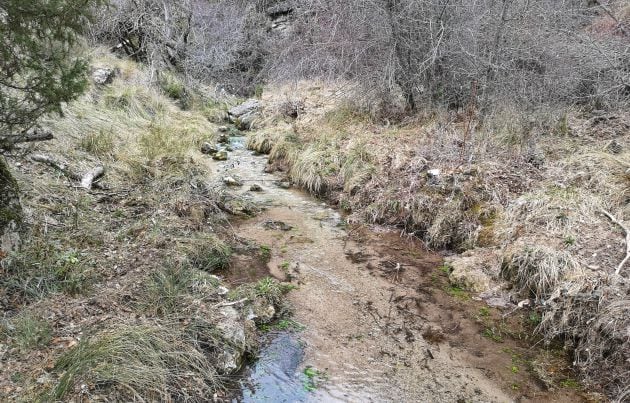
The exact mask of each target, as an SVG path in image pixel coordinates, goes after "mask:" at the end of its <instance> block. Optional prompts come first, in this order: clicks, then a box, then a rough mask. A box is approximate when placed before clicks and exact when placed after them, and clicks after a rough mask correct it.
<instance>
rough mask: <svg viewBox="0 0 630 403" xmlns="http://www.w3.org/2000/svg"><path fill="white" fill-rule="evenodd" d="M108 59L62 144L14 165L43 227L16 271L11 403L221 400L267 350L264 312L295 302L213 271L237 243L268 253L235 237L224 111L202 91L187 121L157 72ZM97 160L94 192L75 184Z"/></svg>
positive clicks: (8, 288) (6, 347)
mask: <svg viewBox="0 0 630 403" xmlns="http://www.w3.org/2000/svg"><path fill="white" fill-rule="evenodd" d="M92 63H93V66H92V68H93V70H98V69H101V68H107V69H110V70H111V71H112V72H114V74H115V75H116V77H115V78H113V80H112V82H111V83H109V84H105V85H103V84H92V85H91V88H90V89H89V91H88V92H87V93H86V94H85V95H84V96H82V97H81V98H80V99H78V100H77V101H74V102H72V103H70V104H68V105H67V107H65V108H64V117H60V118H49V119H47V121H46V124H47V125H48V126H49V127H50V128H51V129H52V130H54V132H55V137H56V139H55V141H53V142H50V143H41V144H37V145H35V146H33V147H32V148H31V149H29V150H28V153H16V154H14V155H12V156H10V157H9V161H10V163H11V165H13V167H14V169H12V171H13V174H14V175H15V176H16V178H17V182H18V183H19V184H20V187H21V192H22V197H21V199H22V206H23V209H24V210H25V211H26V212H27V214H26V217H27V220H28V227H29V229H28V233H26V234H25V235H24V239H25V240H24V243H23V245H22V247H21V249H20V250H19V251H16V252H14V253H12V254H10V255H8V256H6V257H5V259H4V260H3V261H2V270H1V271H0V273H1V276H0V290H1V291H0V307H2V310H3V312H5V314H4V316H3V317H2V318H0V347H1V349H0V354H1V356H2V363H3V365H2V366H1V369H0V396H1V397H0V400H3V401H38V400H40V401H56V400H61V401H69V400H81V399H89V400H98V399H101V400H102V399H105V400H110V401H111V400H116V401H119V400H134V399H140V398H141V399H150V400H169V399H178V400H184V401H207V400H206V399H207V396H212V395H214V394H216V393H219V395H221V394H222V393H223V391H224V387H225V384H226V382H227V381H228V380H229V378H228V375H230V374H232V373H234V372H236V371H237V370H238V369H239V368H240V367H241V365H242V364H243V362H244V360H245V357H246V354H252V353H253V352H254V351H255V349H256V344H257V341H256V337H255V334H256V326H255V324H254V322H253V321H252V320H251V317H252V314H251V310H250V308H247V306H249V303H250V302H251V303H256V300H257V298H263V300H264V301H268V300H269V301H275V303H278V302H279V300H278V297H277V295H276V294H273V292H277V293H281V292H282V288H281V287H280V286H279V285H277V286H275V285H274V284H276V283H275V282H273V281H272V280H265V281H264V282H263V283H261V284H262V285H263V286H264V287H265V288H264V290H265V291H261V292H257V291H256V290H258V288H256V287H257V285H256V284H252V285H251V286H249V287H250V288H243V289H242V290H240V289H235V290H231V291H230V290H228V289H227V288H226V287H225V286H224V285H223V283H222V281H221V280H220V279H219V277H216V276H215V275H212V274H210V273H211V272H212V271H214V270H217V269H221V268H225V267H226V266H227V265H228V263H229V259H230V255H231V253H232V250H233V249H232V246H230V244H232V245H234V246H235V247H236V248H248V247H251V248H254V249H257V247H256V246H255V245H254V246H247V245H243V244H241V243H238V242H234V237H233V235H232V234H231V232H230V230H229V229H227V214H226V213H224V212H223V210H222V209H223V208H225V204H226V203H227V201H226V200H225V196H224V195H223V190H222V187H221V186H220V183H219V178H214V177H212V176H209V175H208V172H209V169H210V168H209V162H208V161H209V159H208V157H207V156H204V155H202V154H201V152H200V151H199V146H200V145H201V142H203V141H212V140H213V139H214V137H215V132H216V125H215V124H213V123H211V122H210V121H209V120H208V116H211V115H212V114H213V113H222V111H223V106H222V104H220V103H217V102H216V101H212V102H211V103H208V102H207V101H202V97H201V95H199V97H198V98H197V100H196V101H195V102H197V104H195V105H196V106H195V107H194V108H193V107H192V106H191V107H190V108H191V110H188V111H183V110H182V109H181V108H180V106H178V104H177V103H178V102H179V101H181V100H178V99H173V98H172V96H173V95H178V93H177V92H175V91H173V90H172V87H168V86H162V87H160V86H158V85H154V84H152V81H151V77H150V73H149V72H148V70H147V69H146V68H145V67H143V66H141V65H138V64H136V63H135V62H131V61H128V60H122V59H118V58H116V57H114V56H112V55H110V54H108V53H107V52H106V51H103V50H100V49H97V50H95V51H93V52H92ZM172 79H173V80H176V79H177V78H176V77H175V76H174V77H173V78H172ZM173 82H175V81H173ZM172 85H173V84H172ZM169 96H170V97H169ZM36 155H44V156H47V157H50V158H52V159H53V160H54V161H55V162H56V166H57V168H59V167H65V170H64V171H60V170H59V169H55V168H53V167H51V166H50V165H48V164H46V163H41V162H39V161H34V160H33V156H36ZM95 166H104V167H106V173H105V176H104V179H102V180H101V181H100V182H98V183H97V186H96V187H95V188H94V189H93V190H86V189H84V188H82V187H81V186H78V184H77V183H76V182H74V179H73V177H72V176H68V172H70V171H74V172H78V173H83V172H85V171H88V170H90V169H92V168H93V167H95ZM261 290H262V288H261ZM228 291H230V294H229V296H228ZM245 294H246V295H248V296H250V298H249V299H248V301H249V302H248V303H245V304H244V305H243V303H241V304H238V305H234V304H231V303H230V301H231V300H230V298H233V299H240V298H241V296H242V295H245ZM274 295H276V296H274ZM273 298H275V300H274V299H273ZM260 304H261V306H262V307H263V308H265V309H266V307H267V306H268V304H269V302H266V304H267V305H264V304H265V303H263V302H261V303H260ZM241 310H245V311H247V312H249V313H242V311H241ZM246 314H247V315H248V317H249V318H250V319H247V320H246V318H245V315H246ZM271 319H272V318H271V317H269V318H267V319H261V320H263V321H264V320H271ZM256 321H259V319H256Z"/></svg>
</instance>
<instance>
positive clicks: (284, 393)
mask: <svg viewBox="0 0 630 403" xmlns="http://www.w3.org/2000/svg"><path fill="white" fill-rule="evenodd" d="M262 344H263V347H262V348H261V349H260V352H259V356H258V357H257V360H256V362H255V363H253V364H252V365H251V366H249V367H248V368H246V369H245V371H244V373H243V380H242V381H241V396H239V397H237V398H235V399H234V400H233V401H234V402H242V403H253V402H306V401H307V400H308V398H309V394H310V392H309V391H308V390H307V389H308V388H309V382H310V380H309V379H308V378H307V377H306V375H304V374H303V372H302V371H300V367H301V365H302V361H303V359H304V345H303V343H302V342H301V341H300V340H299V339H298V337H297V336H296V335H295V334H293V333H290V332H281V333H275V334H271V335H267V337H266V339H265V340H263V343H262Z"/></svg>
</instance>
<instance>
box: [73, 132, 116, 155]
mask: <svg viewBox="0 0 630 403" xmlns="http://www.w3.org/2000/svg"><path fill="white" fill-rule="evenodd" d="M79 148H81V149H82V150H84V151H86V152H88V153H90V154H93V155H96V156H105V155H111V154H112V152H113V150H114V134H113V133H112V132H111V131H108V130H102V129H101V130H99V131H97V132H92V133H88V134H86V135H85V136H83V137H82V138H81V140H80V141H79Z"/></svg>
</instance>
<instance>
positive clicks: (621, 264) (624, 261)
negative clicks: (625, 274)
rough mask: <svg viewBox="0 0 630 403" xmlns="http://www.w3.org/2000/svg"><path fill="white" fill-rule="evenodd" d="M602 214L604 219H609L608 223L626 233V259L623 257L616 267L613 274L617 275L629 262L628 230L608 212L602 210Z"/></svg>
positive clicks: (629, 232)
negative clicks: (613, 224) (615, 225)
mask: <svg viewBox="0 0 630 403" xmlns="http://www.w3.org/2000/svg"><path fill="white" fill-rule="evenodd" d="M602 213H604V215H605V216H606V217H608V218H609V219H610V221H612V222H613V223H615V224H617V225H618V226H619V227H621V229H622V230H623V231H624V232H625V233H626V257H624V259H623V260H622V261H621V263H619V266H617V269H615V274H619V273H621V269H622V268H623V266H624V265H625V264H626V262H628V260H630V230H629V229H628V227H626V226H625V225H624V224H623V223H622V222H621V221H619V220H617V219H616V218H615V217H614V216H613V215H612V214H610V213H609V212H608V211H606V210H604V209H602Z"/></svg>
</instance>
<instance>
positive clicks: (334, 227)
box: [213, 138, 580, 402]
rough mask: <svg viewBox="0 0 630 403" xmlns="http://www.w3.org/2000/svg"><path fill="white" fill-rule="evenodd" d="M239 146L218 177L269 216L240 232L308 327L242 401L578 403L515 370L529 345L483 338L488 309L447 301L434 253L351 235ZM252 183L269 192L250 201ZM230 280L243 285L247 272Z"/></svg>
mask: <svg viewBox="0 0 630 403" xmlns="http://www.w3.org/2000/svg"><path fill="white" fill-rule="evenodd" d="M232 146H233V147H234V152H233V153H231V155H230V160H229V161H226V162H221V163H214V165H213V169H216V170H217V171H218V173H219V175H220V176H232V177H236V178H238V179H240V180H241V181H242V182H243V183H244V186H242V187H241V188H237V190H235V191H236V192H238V193H241V194H242V195H243V196H244V197H247V198H251V199H252V201H254V202H256V203H257V204H259V205H264V206H266V209H265V210H264V211H263V212H262V213H261V214H259V215H258V216H256V217H255V218H252V219H248V220H243V221H240V222H238V223H236V224H235V230H236V232H237V234H238V235H239V236H240V237H243V238H245V239H247V240H250V241H253V242H256V243H257V244H259V245H265V246H266V247H268V249H269V251H270V254H271V259H270V261H269V263H268V270H269V274H270V275H272V276H274V277H276V278H277V279H279V280H283V281H291V282H292V283H293V284H295V285H296V288H295V290H293V291H291V292H290V293H289V294H288V299H289V303H290V306H291V307H292V310H293V316H292V320H293V321H295V322H296V323H298V324H300V325H302V326H303V330H301V331H299V332H296V331H292V330H286V331H275V332H271V333H270V334H269V335H268V336H267V338H266V340H265V341H264V342H263V347H262V350H261V354H260V357H259V360H258V361H257V362H256V363H253V364H252V365H251V366H250V367H249V368H248V369H247V370H246V371H245V375H244V376H245V379H244V380H243V387H242V391H241V393H240V396H239V397H238V398H236V400H239V401H251V402H254V401H274V402H277V401H286V402H293V401H349V402H350V401H351V402H359V401H360V402H369V401H374V402H383V401H397V402H403V401H405V402H418V401H432V402H437V401H444V402H490V401H492V402H509V401H532V402H533V401H549V400H553V401H580V397H579V395H578V393H577V392H576V391H574V390H555V391H549V390H546V389H545V388H544V386H543V385H542V384H541V383H539V382H537V381H536V379H535V378H534V377H533V376H532V375H531V373H530V372H529V371H528V370H527V368H526V367H527V365H526V364H521V363H518V359H517V360H516V363H515V357H525V356H527V355H528V354H532V352H531V349H529V348H528V346H527V345H525V344H521V343H519V342H517V341H514V340H508V339H506V340H500V341H498V340H492V339H491V338H488V337H484V336H483V335H482V330H483V328H480V325H479V318H478V317H477V318H476V317H475V313H476V312H479V310H480V309H482V312H485V311H483V309H485V308H482V307H483V305H482V304H481V303H478V302H476V301H473V300H471V299H468V298H466V299H458V298H455V297H453V296H452V295H449V294H448V293H446V292H445V291H444V276H443V275H441V273H440V271H439V269H438V268H439V267H440V265H441V262H442V259H441V257H440V256H439V255H438V254H436V253H432V252H428V251H426V250H424V249H423V247H422V245H421V244H420V243H419V242H417V241H415V240H413V239H407V238H401V237H400V236H399V234H398V233H397V232H396V231H394V230H392V229H388V228H379V227H370V228H366V227H356V228H346V226H345V224H344V220H343V219H342V217H341V216H340V214H339V213H338V212H337V211H336V210H334V209H332V208H330V207H328V206H327V205H326V204H325V203H322V202H321V201H318V200H316V199H314V198H312V197H310V196H309V195H307V194H305V193H303V192H301V191H299V190H295V189H286V188H285V187H284V186H281V184H280V183H279V181H281V179H282V178H281V177H279V176H276V175H274V174H266V173H264V172H263V170H264V167H265V164H266V157H265V156H257V155H254V154H253V153H252V152H250V151H248V150H246V149H244V148H243V146H242V138H237V139H235V140H234V141H233V143H232ZM254 184H258V185H260V186H261V187H262V188H263V191H262V192H252V191H250V186H251V185H254ZM231 270H232V273H230V276H231V277H233V278H238V276H239V270H242V267H236V266H235V267H232V269H231ZM519 359H520V358H519ZM525 361H526V360H525V358H523V362H525ZM307 368H308V369H307ZM305 369H306V370H305Z"/></svg>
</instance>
